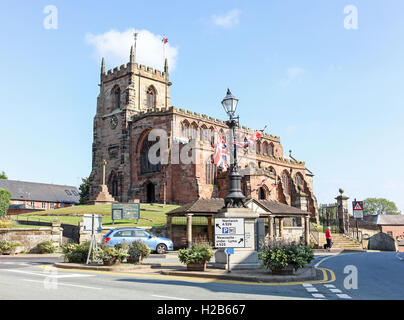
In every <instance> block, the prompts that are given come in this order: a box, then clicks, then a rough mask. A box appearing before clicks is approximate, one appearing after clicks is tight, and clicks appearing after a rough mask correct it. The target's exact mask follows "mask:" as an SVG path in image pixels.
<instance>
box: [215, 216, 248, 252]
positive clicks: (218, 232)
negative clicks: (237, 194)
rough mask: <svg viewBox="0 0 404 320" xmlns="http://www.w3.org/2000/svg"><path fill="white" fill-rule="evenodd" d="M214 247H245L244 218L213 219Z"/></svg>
mask: <svg viewBox="0 0 404 320" xmlns="http://www.w3.org/2000/svg"><path fill="white" fill-rule="evenodd" d="M215 247H217V248H244V247H245V233H244V219H242V218H237V219H236V218H234V219H232V218H220V219H215Z"/></svg>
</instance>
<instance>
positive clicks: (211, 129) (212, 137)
mask: <svg viewBox="0 0 404 320" xmlns="http://www.w3.org/2000/svg"><path fill="white" fill-rule="evenodd" d="M210 143H211V145H212V146H213V145H214V144H215V129H214V128H210Z"/></svg>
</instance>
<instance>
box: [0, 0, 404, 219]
mask: <svg viewBox="0 0 404 320" xmlns="http://www.w3.org/2000/svg"><path fill="white" fill-rule="evenodd" d="M49 6H50V7H49ZM403 11H404V2H403V1H401V0H389V1H384V0H359V1H354V0H345V1H341V0H332V1H331V0H330V1H323V0H304V1H302V0H282V1H281V0H271V1H268V0H266V1H254V0H252V1H241V0H240V1H226V0H223V1H210V0H205V1H198V2H197V1H182V0H174V1H158V0H156V1H153V2H150V1H134V0H132V1H126V0H116V1H103V0H99V1H95V0H87V1H82V2H78V1H67V0H52V1H50V0H49V1H48V0H47V1H42V0H36V1H28V0H25V1H22V0H15V1H9V0H7V1H2V2H1V3H0V39H1V40H2V41H1V46H2V48H1V50H0V67H1V71H2V76H1V77H0V88H1V89H0V90H1V91H0V93H1V100H0V110H1V116H0V117H1V118H0V119H1V122H0V123H1V125H0V136H1V139H0V150H1V151H0V152H1V156H0V171H3V170H4V171H5V172H6V174H7V175H8V177H9V179H14V180H24V181H34V182H44V183H55V184H67V185H76V186H78V185H79V184H80V181H81V179H80V178H81V177H86V176H88V175H89V174H90V172H91V144H92V130H93V128H92V126H93V117H94V115H95V111H96V99H97V95H98V93H99V86H98V84H99V76H100V75H99V72H100V64H101V57H102V56H104V57H105V63H106V68H107V69H112V68H114V67H116V66H119V65H121V64H124V63H127V62H128V61H129V47H130V45H131V44H132V38H131V34H132V32H133V30H134V29H136V30H138V32H139V40H138V43H137V47H138V50H137V61H138V62H139V63H142V64H145V65H149V66H152V67H155V68H158V69H161V68H162V67H161V66H162V63H163V56H164V53H163V49H162V45H161V38H162V37H163V36H164V37H166V38H168V44H167V46H166V52H165V54H166V56H167V58H168V60H169V66H170V81H172V82H173V85H172V87H171V104H172V105H174V106H176V107H178V108H184V109H189V110H192V111H196V112H200V113H205V114H208V115H209V116H213V117H215V118H221V119H225V118H226V117H227V116H226V115H225V113H224V111H223V109H222V106H221V104H220V101H221V100H222V99H223V97H224V96H225V94H226V89H227V88H228V87H229V88H231V90H232V93H233V94H234V95H235V96H237V97H238V98H239V99H240V102H239V105H238V113H239V115H240V119H241V123H242V125H246V126H248V127H251V128H256V129H261V128H263V127H264V126H265V125H268V128H267V130H266V132H268V133H269V134H273V135H276V136H280V138H281V143H282V145H283V148H284V156H285V157H287V156H288V154H289V152H288V151H289V150H292V155H293V157H295V158H296V159H298V160H301V161H305V162H306V165H307V167H308V168H309V169H310V170H311V171H312V172H313V173H314V174H315V177H314V192H315V195H316V197H317V199H318V203H319V204H320V203H332V202H335V200H334V198H335V197H336V196H337V195H338V189H339V188H343V189H344V190H345V194H346V195H347V196H349V197H350V198H351V199H352V200H353V199H354V198H356V199H357V200H363V199H365V198H367V197H383V198H387V199H389V200H391V201H394V202H395V203H396V204H397V206H398V207H399V209H400V210H401V211H403V212H404V197H403V195H404V192H403V191H404V170H403V169H402V164H403V163H404V150H403V147H402V146H403V140H404V129H403V123H404V106H403V104H404V90H403V80H402V76H403V70H404V50H403V49H404V41H403V39H404V19H403V17H402V12H403Z"/></svg>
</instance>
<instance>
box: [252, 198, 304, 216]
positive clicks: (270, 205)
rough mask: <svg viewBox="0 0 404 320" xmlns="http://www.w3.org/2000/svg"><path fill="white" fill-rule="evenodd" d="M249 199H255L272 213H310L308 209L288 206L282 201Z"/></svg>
mask: <svg viewBox="0 0 404 320" xmlns="http://www.w3.org/2000/svg"><path fill="white" fill-rule="evenodd" d="M249 201H254V202H255V203H257V204H258V205H260V206H261V207H262V208H263V209H264V210H266V211H267V212H269V213H272V214H275V215H276V214H280V215H289V214H290V215H308V214H309V212H308V211H303V210H300V209H299V208H296V207H291V206H288V205H287V204H284V203H281V202H279V201H276V200H256V199H251V200H249Z"/></svg>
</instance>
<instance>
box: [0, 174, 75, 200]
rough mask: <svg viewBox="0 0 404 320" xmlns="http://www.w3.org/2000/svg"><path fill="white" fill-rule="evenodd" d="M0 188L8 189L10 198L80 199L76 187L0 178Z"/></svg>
mask: <svg viewBox="0 0 404 320" xmlns="http://www.w3.org/2000/svg"><path fill="white" fill-rule="evenodd" d="M0 188H3V189H6V190H8V191H9V192H10V193H11V195H12V197H11V199H12V200H27V201H43V202H60V203H75V204H78V203H79V201H80V195H79V192H78V190H77V188H76V187H73V186H64V185H56V184H46V183H36V182H26V181H17V180H3V179H0Z"/></svg>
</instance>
